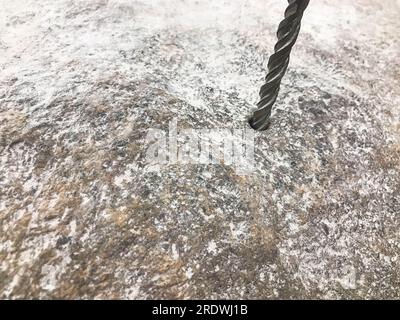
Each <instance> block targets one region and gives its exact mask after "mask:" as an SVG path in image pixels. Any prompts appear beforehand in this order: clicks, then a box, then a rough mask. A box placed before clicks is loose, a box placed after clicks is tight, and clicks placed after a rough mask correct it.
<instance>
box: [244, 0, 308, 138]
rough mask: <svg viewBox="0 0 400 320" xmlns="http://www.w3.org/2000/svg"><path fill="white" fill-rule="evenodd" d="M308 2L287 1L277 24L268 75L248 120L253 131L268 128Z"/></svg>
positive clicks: (302, 0)
mask: <svg viewBox="0 0 400 320" xmlns="http://www.w3.org/2000/svg"><path fill="white" fill-rule="evenodd" d="M309 2H310V0H289V6H288V8H287V9H286V11H285V19H284V20H283V21H282V22H281V23H280V24H279V28H278V33H277V35H278V42H277V43H276V45H275V50H274V51H275V53H274V54H273V55H272V56H271V57H270V58H269V61H268V74H267V76H266V78H265V84H264V85H263V86H262V87H261V90H260V101H259V102H258V104H257V110H255V111H254V113H253V114H252V116H251V118H250V119H249V124H250V126H251V127H252V128H253V129H256V130H260V131H261V130H265V129H267V127H268V124H269V117H270V115H271V109H272V106H273V105H274V103H275V101H276V99H277V97H278V93H279V87H280V84H281V81H282V78H283V76H284V75H285V73H286V70H287V67H288V65H289V59H290V52H291V51H292V47H293V45H294V44H295V42H296V40H297V36H298V35H299V31H300V25H301V18H302V17H303V13H304V10H305V9H306V8H307V6H308V3H309Z"/></svg>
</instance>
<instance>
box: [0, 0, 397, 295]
mask: <svg viewBox="0 0 400 320" xmlns="http://www.w3.org/2000/svg"><path fill="white" fill-rule="evenodd" d="M285 5H286V1H265V0H250V1H248V0H247V1H244V0H243V1H242V0H240V1H212V0H204V1H194V0H187V1H183V0H168V1H167V0H138V1H133V0H132V1H128V0H125V1H122V0H121V1H117V0H109V1H107V0H98V1H97V0H91V1H66V0H65V1H64V0H57V1H54V0H51V1H50V0H42V1H33V0H28V1H22V0H18V1H17V0H14V1H6V0H0V298H137V299H146V298H251V299H252V298H265V299H281V298H290V299H300V298H313V299H316V298H327V299H334V298H344V299H355V298H400V257H399V254H400V231H399V230H400V197H399V193H400V122H399V119H400V117H399V116H400V115H399V113H400V111H399V110H400V108H399V105H400V98H399V95H400V77H399V74H400V40H399V37H398V30H399V28H400V22H399V20H398V16H399V14H400V4H399V1H378V0H351V1H350V0H342V1H337V2H335V3H334V4H333V3H332V1H328V0H321V1H311V4H310V7H309V9H308V10H307V12H306V14H305V17H304V22H303V28H302V32H301V36H300V38H299V41H298V44H297V45H296V47H295V50H294V51H293V54H292V60H291V65H290V70H289V72H288V74H287V76H286V78H285V79H284V81H283V86H282V90H281V95H280V98H279V101H278V103H277V105H276V108H275V110H274V113H273V121H272V124H271V127H270V129H269V130H268V131H266V132H263V133H257V134H256V136H255V140H254V143H255V165H256V168H255V170H254V172H252V173H251V174H248V175H239V174H238V173H237V172H236V171H235V170H233V169H232V167H231V166H229V165H226V164H224V163H221V164H218V165H200V164H193V165H178V164H176V165H165V166H162V167H161V168H160V170H158V171H157V170H149V167H148V164H147V163H146V161H145V153H146V147H147V145H146V139H145V137H146V132H147V131H148V129H150V128H158V129H163V130H167V129H168V125H169V122H170V121H171V120H172V119H177V121H178V129H180V128H228V129H229V128H239V129H240V128H244V127H245V126H246V122H245V116H246V114H247V113H248V112H249V110H250V109H251V108H252V107H253V106H254V104H255V102H256V101H257V94H258V88H259V86H260V85H261V83H262V80H263V77H264V75H265V65H266V59H267V58H268V56H269V55H270V54H271V50H272V48H273V45H274V41H275V30H276V28H277V25H278V22H279V21H280V19H281V17H282V14H283V10H284V8H285Z"/></svg>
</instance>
